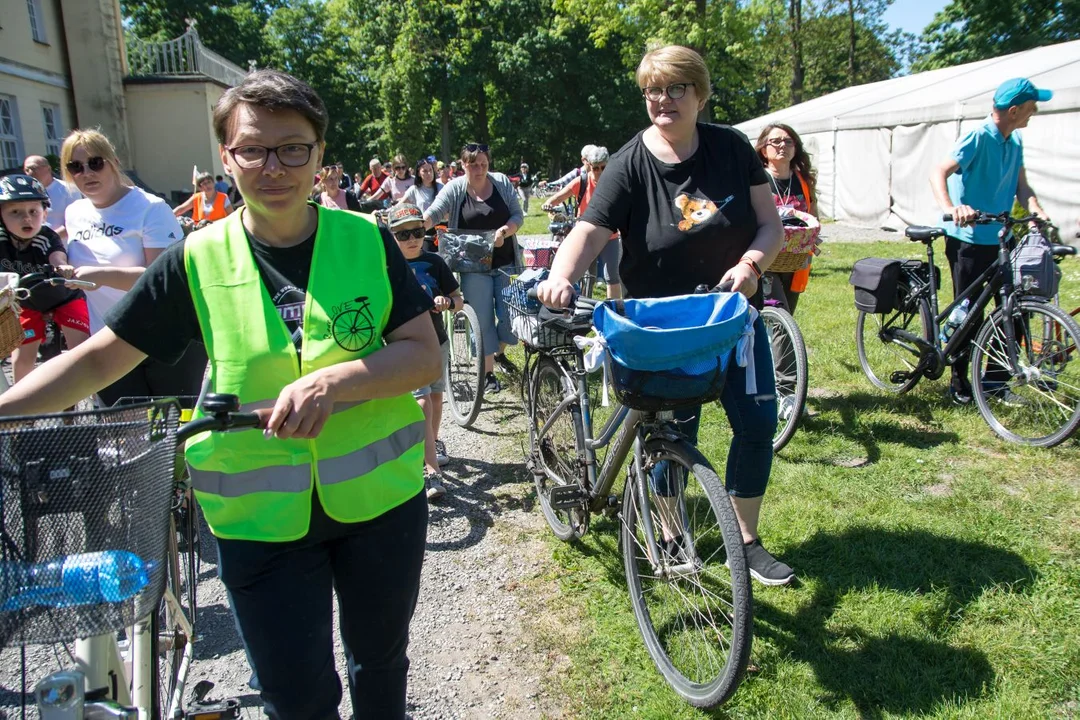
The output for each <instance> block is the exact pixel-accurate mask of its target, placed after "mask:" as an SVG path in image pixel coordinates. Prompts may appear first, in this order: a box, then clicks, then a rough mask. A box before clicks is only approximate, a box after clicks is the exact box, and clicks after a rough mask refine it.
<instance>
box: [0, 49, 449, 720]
mask: <svg viewBox="0 0 1080 720" xmlns="http://www.w3.org/2000/svg"><path fill="white" fill-rule="evenodd" d="M327 122H328V119H327V115H326V109H325V107H324V105H323V103H322V100H321V99H320V98H319V96H318V95H317V94H316V93H315V92H314V91H313V90H312V89H311V88H310V87H308V86H307V85H306V84H304V83H303V82H301V81H299V80H297V79H296V78H294V77H292V76H290V75H288V74H286V73H283V72H280V71H276V70H259V71H256V72H253V73H250V74H249V75H247V76H246V77H245V79H244V81H243V82H242V83H241V84H240V85H238V86H236V87H234V88H231V89H230V90H228V91H226V92H225V94H224V95H223V96H222V97H221V99H220V100H219V101H218V103H217V105H216V106H215V108H214V128H215V131H216V133H217V136H218V141H219V143H220V145H219V151H220V153H221V160H222V162H223V163H224V165H225V166H226V167H227V168H228V169H229V171H230V174H231V175H232V176H233V178H235V180H236V184H237V187H238V188H239V190H240V194H241V195H242V196H243V198H244V202H245V204H244V207H243V209H242V210H241V212H238V213H234V214H233V215H231V216H230V217H228V218H226V219H225V220H223V221H221V222H217V223H214V224H212V225H209V226H207V227H206V228H205V229H203V230H200V231H196V232H194V233H192V234H191V235H190V236H188V238H187V239H186V240H185V241H184V243H183V244H180V243H177V244H176V245H174V246H172V247H170V248H169V249H168V250H167V251H166V252H165V253H163V254H162V255H161V257H160V258H159V259H158V261H157V262H155V263H153V264H152V265H151V266H150V267H149V268H147V271H146V273H145V274H144V275H143V276H142V277H141V278H140V279H139V281H138V282H137V283H136V284H135V286H134V287H133V288H132V290H131V291H130V292H129V293H128V294H127V295H126V296H125V298H124V300H123V301H122V302H121V303H120V304H119V305H117V306H116V308H114V310H113V311H112V312H111V313H110V314H109V315H108V316H107V317H106V324H107V327H106V328H105V329H104V330H102V331H101V332H99V333H97V334H96V335H94V336H93V337H91V338H90V340H88V341H87V342H86V343H84V344H83V345H81V346H79V347H78V348H76V349H75V350H73V351H71V352H70V353H65V354H64V355H62V356H60V357H58V358H56V359H54V360H53V361H51V362H49V363H46V364H45V365H43V366H41V367H40V368H38V369H37V370H36V371H34V372H32V373H31V374H30V375H28V376H27V377H26V378H24V379H23V381H22V382H20V383H19V384H17V385H16V386H15V387H14V388H12V389H11V390H9V391H8V392H7V393H5V394H4V395H2V396H0V414H3V415H21V414H27V413H39V412H49V411H57V410H61V409H63V408H65V407H68V406H70V405H73V404H75V402H76V401H78V400H79V399H81V398H84V397H86V396H87V395H89V394H91V393H93V392H94V391H95V390H97V389H98V388H101V387H103V386H105V385H107V384H109V383H110V382H113V381H114V380H116V379H117V378H119V377H120V376H121V375H123V374H124V373H126V372H127V371H128V370H130V369H131V368H133V367H135V365H137V364H138V363H139V362H140V361H141V360H142V359H143V358H145V357H146V356H148V355H149V356H153V357H156V358H158V359H162V360H166V361H168V360H172V359H175V358H176V357H179V355H180V354H181V353H182V351H183V348H184V347H186V345H187V343H188V342H189V341H191V340H199V339H201V340H202V341H203V342H204V343H205V345H206V349H207V355H208V356H209V358H210V376H209V384H210V388H209V389H210V390H211V391H212V392H219V393H232V394H235V395H238V396H239V397H240V402H241V409H242V410H245V411H257V410H261V411H262V412H263V413H264V414H265V415H267V416H268V420H267V429H266V431H265V432H264V433H262V434H260V433H258V432H236V433H207V434H204V435H202V436H198V437H196V438H194V439H192V440H191V441H189V443H188V446H187V449H186V458H187V461H188V464H189V466H190V467H191V478H192V484H193V487H194V489H195V493H196V496H197V497H198V499H199V503H200V505H201V506H202V509H203V512H204V514H205V516H206V520H207V523H208V524H209V526H210V528H211V530H212V531H213V532H214V535H215V536H216V537H217V538H218V547H219V560H220V574H221V579H222V582H223V583H224V584H225V587H226V589H227V590H228V592H229V598H230V601H231V604H232V607H233V609H234V611H235V612H236V617H237V621H238V623H237V624H238V626H239V628H240V633H241V636H242V637H243V640H244V643H245V645H246V648H247V651H248V657H249V658H250V659H251V662H252V665H253V666H254V667H253V669H254V670H255V675H256V677H257V681H258V682H257V685H258V688H259V690H260V691H261V693H262V698H263V701H264V704H265V707H264V710H265V712H266V713H267V715H268V716H269V717H271V718H286V719H287V720H305V719H308V718H310V719H311V720H316V719H319V720H321V719H323V718H330V717H337V708H338V704H339V702H340V700H341V694H342V692H341V682H340V679H339V678H338V676H337V673H336V671H335V669H334V667H335V663H334V656H333V638H332V609H333V593H334V591H336V592H337V597H338V604H339V610H340V615H341V618H340V632H341V636H342V640H343V643H344V645H345V650H346V655H347V664H348V668H349V679H350V683H349V688H350V692H351V693H352V701H353V708H354V709H355V714H356V717H358V718H359V717H380V718H381V717H387V718H389V717H394V718H402V717H404V715H405V684H406V675H407V671H408V659H407V657H406V653H405V651H406V647H407V645H408V631H409V622H410V620H411V618H412V613H413V609H414V608H415V606H416V599H417V595H418V592H419V586H420V568H421V564H422V562H423V555H424V547H425V538H426V530H427V501H426V498H425V495H424V479H423V460H424V416H423V413H422V412H421V411H420V408H419V406H418V405H417V403H416V401H415V400H414V399H413V398H412V395H411V393H410V391H411V390H413V389H414V388H417V387H422V386H424V385H428V384H430V383H431V382H433V381H434V380H435V379H436V378H437V376H438V375H439V372H440V370H441V368H440V365H441V355H440V354H439V345H438V341H437V339H436V336H435V331H434V328H433V326H432V324H431V320H430V319H429V318H428V315H429V312H430V310H431V308H432V302H431V299H430V297H429V296H428V295H427V293H426V292H424V290H423V289H422V288H421V287H420V285H419V283H418V282H417V281H416V279H415V277H414V275H413V274H412V271H411V270H410V269H409V265H408V263H407V262H406V261H405V259H404V257H403V256H402V254H401V252H400V251H399V250H398V248H397V247H396V244H395V242H394V240H393V238H392V237H391V236H390V234H389V232H388V231H385V230H380V229H379V228H378V226H377V225H376V224H375V223H374V221H372V220H371V219H369V218H368V217H367V216H363V215H360V214H356V213H343V212H334V211H332V210H327V209H325V208H322V207H320V206H317V205H315V204H314V203H310V202H308V195H309V193H310V190H311V186H312V181H313V178H314V176H315V172H316V168H318V167H321V163H322V157H323V150H324V147H325V142H324V137H325V132H326V127H327Z"/></svg>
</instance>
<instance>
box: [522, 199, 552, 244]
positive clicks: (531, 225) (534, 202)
mask: <svg viewBox="0 0 1080 720" xmlns="http://www.w3.org/2000/svg"><path fill="white" fill-rule="evenodd" d="M543 204H544V200H543V199H542V198H532V199H531V200H529V212H527V213H526V214H525V222H524V223H522V225H521V229H519V230H518V234H519V235H547V234H548V215H547V213H546V212H544V211H543V210H541V209H540V206H541V205H543Z"/></svg>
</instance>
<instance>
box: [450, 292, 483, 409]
mask: <svg viewBox="0 0 1080 720" xmlns="http://www.w3.org/2000/svg"><path fill="white" fill-rule="evenodd" d="M447 333H448V334H449V335H450V357H449V358H448V359H447V361H446V388H447V399H448V400H449V401H450V415H451V416H452V417H453V418H454V422H456V423H457V424H458V425H460V426H461V427H469V426H470V425H472V424H473V423H474V422H475V421H476V416H477V415H479V414H480V403H482V402H483V400H484V338H483V335H482V333H481V331H480V318H478V317H477V315H476V311H475V310H473V309H472V306H470V305H464V306H462V308H461V310H459V311H458V312H456V313H453V314H452V315H451V318H450V322H449V323H448V328H447Z"/></svg>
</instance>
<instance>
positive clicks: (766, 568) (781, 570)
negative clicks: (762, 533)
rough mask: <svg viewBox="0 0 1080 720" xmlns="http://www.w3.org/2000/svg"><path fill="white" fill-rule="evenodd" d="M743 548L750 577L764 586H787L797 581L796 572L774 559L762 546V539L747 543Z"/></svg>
mask: <svg viewBox="0 0 1080 720" xmlns="http://www.w3.org/2000/svg"><path fill="white" fill-rule="evenodd" d="M743 548H744V549H745V550H746V566H747V567H748V568H749V569H750V576H751V577H753V578H754V579H755V580H757V581H758V582H759V583H761V584H762V585H787V584H788V583H790V582H791V581H792V580H794V579H795V571H794V570H792V569H791V568H790V567H788V566H787V565H785V564H784V563H782V562H780V561H779V560H777V559H776V558H774V557H773V556H772V555H771V554H770V553H769V551H768V550H766V549H765V546H764V545H762V544H761V538H758V539H756V540H754V541H753V542H750V543H746V544H745V545H743Z"/></svg>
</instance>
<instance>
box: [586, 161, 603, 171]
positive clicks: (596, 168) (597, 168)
mask: <svg viewBox="0 0 1080 720" xmlns="http://www.w3.org/2000/svg"><path fill="white" fill-rule="evenodd" d="M589 167H591V168H592V169H593V170H596V171H597V172H603V170H604V168H606V167H607V163H597V164H595V165H590V166H589Z"/></svg>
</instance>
